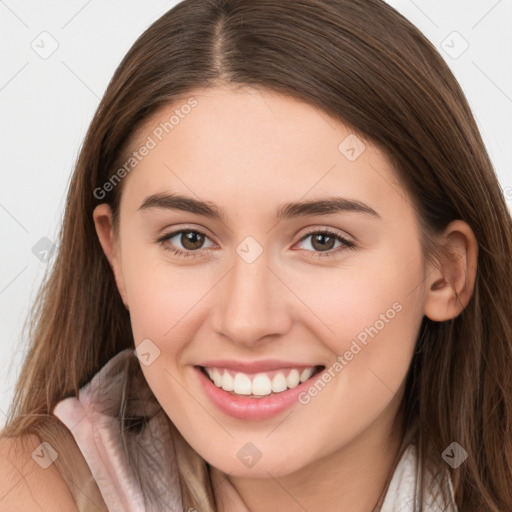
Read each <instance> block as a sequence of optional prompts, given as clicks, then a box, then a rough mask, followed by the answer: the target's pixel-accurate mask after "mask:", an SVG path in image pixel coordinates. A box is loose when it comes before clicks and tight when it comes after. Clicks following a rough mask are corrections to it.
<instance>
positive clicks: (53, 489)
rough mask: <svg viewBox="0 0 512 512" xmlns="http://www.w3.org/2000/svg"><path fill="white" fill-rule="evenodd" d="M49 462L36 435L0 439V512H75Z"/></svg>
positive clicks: (67, 490)
mask: <svg viewBox="0 0 512 512" xmlns="http://www.w3.org/2000/svg"><path fill="white" fill-rule="evenodd" d="M51 459H52V454H51V452H48V450H46V451H45V447H44V445H43V446H41V440H40V439H39V437H38V436H36V435H25V436H23V437H17V438H7V437H0V510H2V511H5V512H17V511H26V510H30V511H40V512H46V511H48V512H50V511H51V512H78V509H77V507H76V504H75V501H74V499H73V496H72V495H71V492H70V491H69V488H68V486H67V484H66V482H65V480H64V479H63V478H62V476H61V474H60V472H59V471H58V470H57V468H56V467H55V464H52V463H51Z"/></svg>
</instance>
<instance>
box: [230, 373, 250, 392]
mask: <svg viewBox="0 0 512 512" xmlns="http://www.w3.org/2000/svg"><path fill="white" fill-rule="evenodd" d="M233 391H234V392H235V393H236V394H237V395H250V394H251V379H249V377H247V375H245V373H237V374H236V375H235V381H234V382H233Z"/></svg>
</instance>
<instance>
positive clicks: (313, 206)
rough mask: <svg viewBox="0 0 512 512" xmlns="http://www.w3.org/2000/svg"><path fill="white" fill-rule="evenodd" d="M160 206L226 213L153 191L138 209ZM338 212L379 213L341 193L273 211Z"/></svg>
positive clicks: (287, 214) (290, 214)
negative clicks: (340, 194)
mask: <svg viewBox="0 0 512 512" xmlns="http://www.w3.org/2000/svg"><path fill="white" fill-rule="evenodd" d="M150 208H162V209H166V210H181V211H185V212H189V213H195V214H197V215H203V216H204V217H209V218H212V219H217V220H219V221H221V222H224V221H225V219H226V217H225V215H224V213H223V212H222V210H221V209H220V208H219V207H218V206H216V205H215V204H214V203H212V202H210V201H200V200H198V199H194V198H192V197H187V196H182V195H178V194H163V193H160V194H152V195H150V196H148V197H146V198H145V199H144V201H143V203H142V204H141V205H140V206H139V210H146V209H150ZM340 212H356V213H364V214H367V215H370V216H372V217H375V218H378V219H380V218H381V217H380V215H379V214H378V213H377V212H376V211H375V210H374V209H373V208H371V207H370V206H368V205H367V204H365V203H363V202H361V201H357V200H354V199H346V198H343V197H327V198H325V199H318V200H314V201H307V202H304V201H299V202H295V203H285V204H282V205H281V206H280V207H279V208H278V209H277V212H276V218H277V219H278V220H284V219H291V218H295V217H305V216H308V215H328V214H332V213H340Z"/></svg>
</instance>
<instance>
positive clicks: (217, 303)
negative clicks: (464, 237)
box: [105, 87, 425, 477]
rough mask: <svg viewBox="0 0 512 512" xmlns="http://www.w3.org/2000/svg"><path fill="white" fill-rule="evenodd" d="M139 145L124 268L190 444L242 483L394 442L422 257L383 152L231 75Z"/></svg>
mask: <svg viewBox="0 0 512 512" xmlns="http://www.w3.org/2000/svg"><path fill="white" fill-rule="evenodd" d="M191 98H193V99H191ZM184 105H190V108H188V107H184ZM176 111H177V113H176ZM173 115H174V116H175V117H174V118H173V120H172V121H170V123H172V127H171V128H170V124H169V120H170V119H171V116H173ZM166 122H167V125H166V124H165V123H166ZM363 144H364V146H363ZM143 145H146V147H147V148H149V149H148V150H147V151H145V150H141V149H140V148H141V147H142V146H143ZM132 151H138V155H139V157H140V158H138V157H137V158H138V160H137V164H136V166H135V167H134V168H133V170H131V171H130V172H129V174H128V175H127V176H125V177H124V178H123V179H124V183H123V193H122V198H121V203H120V225H119V231H118V232H117V237H116V240H115V252H114V255H113V256H112V259H111V262H112V264H113V267H114V270H115V273H116V279H117V283H118V287H119V290H120V292H121V295H122V296H123V300H124V301H125V304H126V306H127V307H128V308H129V311H130V317H131V323H132V329H133V334H134V339H135V344H136V346H137V348H138V351H139V355H140V354H141V353H143V354H144V356H143V358H141V361H142V362H143V363H144V364H141V366H142V370H143V372H144V375H145V377H146V379H147V381H148V383H149V385H150V387H151V389H152V390H153V392H154V394H155V396H156V397H157V399H158V400H159V402H160V403H161V405H162V407H163V408H164V410H165V411H166V413H167V414H168V416H169V417H170V419H171V420H172V421H173V422H174V424H175V425H176V426H177V428H178V429H179V430H180V431H181V433H182V434H183V436H184V437H185V438H186V440H187V441H188V442H189V443H190V445H191V446H192V447H193V448H194V449H195V450H196V451H197V452H198V453H199V454H200V455H201V456H202V457H203V458H204V459H205V460H206V461H207V462H209V463H210V464H212V465H213V466H215V467H217V468H219V469H221V470H222V471H224V472H226V473H230V474H232V475H235V476H242V477H243V476H248V475H250V476H267V475H268V472H270V473H271V474H272V475H274V476H279V475H284V474H286V473H291V472H293V471H298V470H300V469H302V468H305V467H308V466H310V465H314V464H315V463H318V462H319V461H320V460H327V459H326V458H329V457H334V456H336V454H340V453H341V452H343V451H345V452H348V451H349V450H350V447H351V446H355V445H356V444H357V443H374V445H375V446H377V445H379V443H383V442H385V439H387V437H389V436H390V435H391V434H392V432H391V430H392V429H391V423H392V420H393V418H394V417H395V415H396V412H397V407H398V405H399V402H400V398H401V396H402V392H403V383H404V379H405V376H406V373H407V370H408V367H409V364H410V361H411V358H412V352H413V349H414V344H415V341H416V337H417V333H418V330H419V326H420V323H421V320H422V318H423V313H424V309H423V307H424V304H423V300H424V286H423V283H424V278H425V269H424V264H423V261H424V260H423V256H422V249H421V245H420V232H419V225H418V220H417V217H416V213H415V210H414V208H413V206H412V201H411V200H410V199H409V198H408V197H407V194H406V192H405V190H404V189H403V188H402V186H401V185H400V183H399V181H398V178H397V176H396V174H395V172H394V170H393V169H392V168H391V166H390V164H389V162H388V161H387V159H386V158H385V156H384V155H383V153H381V152H380V151H379V150H378V149H377V148H376V147H374V146H372V145H371V144H370V143H369V142H368V141H366V140H362V139H360V138H359V139H358V138H356V137H355V136H354V134H352V133H351V131H350V129H349V128H348V127H347V126H345V125H344V124H342V123H341V122H339V121H337V120H335V119H333V118H331V117H329V116H328V115H326V114H325V113H324V112H322V111H319V110H317V109H315V108H314V107H312V106H310V105H308V104H305V103H301V102H298V101H297V100H295V99H292V98H290V97H287V96H282V95H280V94H277V93H271V92H268V91H267V92H263V91H261V90H259V91H258V90H255V89H250V88H244V89H241V90H234V89H231V88H228V87H226V88H215V89H210V90H197V91H194V92H193V93H190V94H189V95H188V96H186V97H183V99H182V100H180V101H177V102H175V103H173V104H172V105H170V106H168V107H166V108H165V109H162V110H160V111H159V112H158V113H157V114H156V115H154V116H153V117H152V118H151V119H150V120H149V122H147V123H146V125H145V126H144V128H143V129H142V130H141V131H140V133H139V134H138V137H137V141H135V142H134V144H133V145H132ZM143 153H144V155H142V154H143ZM178 196H179V198H178ZM328 201H330V202H328ZM199 202H200V203H199ZM291 203H293V205H291V206H290V205H289V204H291ZM315 203H318V204H316V205H315ZM287 205H288V206H287ZM308 205H309V206H308ZM105 206H106V205H105ZM139 357H140V356H139ZM208 373H210V376H211V378H212V379H213V380H214V381H216V382H215V383H214V382H212V381H211V379H210V376H208V375H207V374H208ZM219 386H220V387H219ZM223 388H226V389H223ZM269 393H270V394H269Z"/></svg>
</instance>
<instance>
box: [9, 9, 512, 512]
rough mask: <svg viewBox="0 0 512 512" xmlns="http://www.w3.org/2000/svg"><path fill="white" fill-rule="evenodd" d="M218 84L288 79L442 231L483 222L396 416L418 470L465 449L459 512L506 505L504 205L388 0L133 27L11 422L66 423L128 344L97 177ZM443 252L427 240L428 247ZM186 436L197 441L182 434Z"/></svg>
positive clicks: (170, 19)
mask: <svg viewBox="0 0 512 512" xmlns="http://www.w3.org/2000/svg"><path fill="white" fill-rule="evenodd" d="M222 83H227V84H239V85H241V86H242V85H245V84H247V85H251V86H253V87H262V88H267V89H270V90H275V91H278V92H282V93H285V94H288V95H290V96H293V97H295V98H297V99H300V100H301V101H305V102H308V103H309V104H312V105H314V106H316V107H318V108H320V109H321V110H323V111H325V112H326V113H328V114H330V115H332V116H334V117H336V118H338V119H340V120H341V121H342V122H344V123H345V124H346V125H348V126H350V127H351V128H352V130H353V133H356V134H359V135H361V138H363V139H364V138H367V139H368V140H370V141H372V143H374V144H376V145H377V146H378V147H379V148H380V149H381V150H382V151H383V152H384V153H385V154H386V155H387V156H388V157H389V159H390V160H391V162H392V163H393V164H394V167H395V169H396V171H397V173H398V175H399V176H400V179H401V181H402V183H403V185H404V186H405V187H406V189H407V190H408V192H409V193H410V195H411V197H412V198H413V200H414V205H415V208H416V210H417V213H418V216H419V218H420V220H421V223H422V226H423V229H424V232H425V233H427V232H429V233H439V232H441V230H442V229H443V228H445V227H446V226H447V225H448V223H450V222H451V221H452V220H455V219H462V220H464V221H466V222H467V223H468V224H469V225H470V227H471V228H472V229H473V231H474V233H475V236H476V238H477V241H478V244H479V261H478V270H477V276H476V286H475V290H474V294H473V297H472V299H471V301H470V302H469V304H468V306H467V307H466V308H465V310H464V311H463V312H462V313H461V314H460V315H459V316H458V317H457V318H455V319H453V320H451V321H446V322H433V321H431V320H429V319H428V318H426V317H425V318H424V319H423V324H422V326H421V329H420V332H419V333H418V340H417V345H416V346H417V349H416V351H415V354H414V356H413V360H412V363H411V367H410V370H409V373H408V376H407V381H406V392H405V396H404V399H403V403H402V407H403V411H404V413H405V414H404V425H403V426H404V428H405V429H409V428H416V429H417V437H416V445H417V447H418V453H419V456H420V457H419V459H420V463H421V468H422V472H423V473H425V471H424V469H425V468H426V467H427V465H431V464H434V465H439V464H440V463H441V462H442V461H441V453H442V452H443V450H444V449H445V448H446V447H447V446H448V445H450V444H451V443H452V442H453V441H456V442H458V443H459V444H460V445H461V446H462V447H463V448H464V449H465V450H466V451H467V452H468V454H469V457H468V459H467V460H466V462H465V463H463V464H462V465H461V466H460V467H459V468H458V469H455V470H450V474H451V477H452V481H453V486H454V490H455V496H456V502H457V506H458V507H459V510H460V511H462V512H465V511H469V510H474V509H477V510H489V511H494V512H498V511H504V510H512V432H511V421H512V372H511V371H510V369H511V368H512V326H511V324H512V288H511V287H510V286H509V285H508V283H509V279H510V276H511V275H512V221H511V217H510V214H509V212H508V210H507V206H506V203H505V200H504V197H503V195H502V192H501V188H500V185H499V183H498V181H497V178H496V175H495V173H494V170H493V167H492V164H491V161H490V158H489V156H488V153H487V151H486V148H485V146H484V143H483V141H482V138H481V135H480V133H479V131H478V128H477V125H476V123H475V120H474V117H473V115H472V112H471V110H470V108H469V106H468V103H467V101H466V98H465V97H464V94H463V92H462V90H461V88H460V86H459V84H458V83H457V81H456V79H455V78H454V76H453V74H452V73H451V71H450V69H449V67H448V66H447V65H446V63H445V62H444V60H443V59H442V58H441V56H440V55H439V54H438V52H437V50H436V49H435V48H434V46H433V45H432V44H431V43H430V42H429V41H428V40H427V39H426V37H424V36H423V35H422V34H421V32H420V31H419V30H418V29H417V28H416V27H415V26H413V25H412V24H411V23H410V22H409V21H408V20H407V19H405V18H404V17H403V16H402V15H400V14H399V13H398V12H396V11H395V10H394V9H393V8H391V7H390V6H389V5H387V4H386V3H385V2H384V1H381V0H287V1H283V0H258V1H253V0H185V1H183V2H181V3H179V4H178V5H176V6H175V7H173V8H172V9H171V10H170V11H168V12H167V13H166V14H164V15H163V16H162V17H161V18H160V19H158V20H157V21H156V22H155V23H153V25H152V26H150V27H149V28H148V29H147V30H146V31H145V32H144V33H143V34H142V35H141V36H140V37H139V39H138V40H137V41H136V42H135V44H134V45H133V47H132V48H131V49H130V51H129V52H128V54H127V55H126V56H125V58H124V59H123V61H122V62H121V64H120V66H119V67H118V69H117V70H116V72H115V74H114V76H113V78H112V80H111V82H110V84H109V86H108V88H107V90H106V92H105V94H104V96H103V98H102V100H101V103H100V105H99V107H98V110H97V112H96V115H95V117H94V119H93V121H92V123H91V125H90V128H89V130H88V132H87V136H86V138H85V142H84V144H83V147H82V150H81V152H80V156H79V159H78V162H77V165H76V169H75V171H74V174H73V177H72V181H71V184H70V189H69V193H68V197H67V203H66V210H65V215H64V221H63V225H62V230H61V234H60V247H59V251H58V255H57V257H56V260H55V262H54V264H53V268H52V272H51V274H50V275H49V277H48V279H47V280H46V283H45V284H44V286H43V287H42V289H41V292H40V295H39V296H38V299H37V304H36V307H35V308H34V310H33V314H34V316H33V324H32V328H31V330H30V343H31V344H30V349H29V351H28V355H27V357H26V360H25V362H24V366H23V369H22V372H21V375H20V378H19V381H18V384H17V388H16V393H15V398H14V402H13V404H12V407H11V410H10V418H9V421H8V423H7V425H6V428H5V430H4V435H8V436H18V435H20V434H23V433H37V434H38V435H39V436H40V437H41V438H43V439H47V438H48V436H49V435H50V434H51V433H52V432H53V435H54V437H58V436H69V435H70V434H69V432H68V431H67V430H66V429H65V428H61V427H62V426H61V425H60V424H59V422H58V420H56V419H55V418H54V417H52V416H51V413H50V411H51V410H52V409H53V407H54V406H55V404H56V403H57V402H58V401H59V400H61V399H62V398H63V397H66V396H69V395H72V394H78V390H79V388H80V387H81V386H82V385H84V384H85V383H86V382H88V381H89V380H90V379H91V377H92V376H93V375H94V373H95V372H97V371H98V370H99V369H100V368H101V367H102V366H103V365H104V364H105V363H106V362H107V361H108V360H109V359H110V358H112V357H113V356H114V355H115V354H117V353H118V352H119V351H121V350H123V349H125V348H130V347H131V348H133V346H134V344H133V337H132V333H131V329H130V322H129V316H128V313H127V311H126V310H125V308H124V306H123V303H122V301H121V298H120V295H119V293H118V290H117V288H116V286H115V282H114V279H113V275H112V271H111V269H110V267H109V265H108V262H107V260H106V258H105V256H104V254H103V252H102V249H101V246H100V244H99V242H98V239H97V236H96V232H95V229H94V224H93V218H92V212H93V209H94V207H95V206H96V205H97V204H99V203H100V202H108V203H110V204H111V205H112V206H113V208H114V210H115V211H117V208H118V204H119V197H120V194H121V191H122V183H121V184H120V185H121V186H118V187H114V189H113V191H112V192H110V193H109V194H108V195H107V196H106V197H105V198H104V199H101V200H100V199H97V197H96V196H95V194H94V190H95V189H97V188H98V187H102V186H103V184H104V183H106V182H107V181H108V179H109V178H110V177H111V176H112V175H113V174H114V173H115V172H116V170H117V169H118V166H119V165H121V164H122V160H123V157H124V156H125V154H126V151H127V148H129V147H130V142H131V141H132V140H133V135H134V134H135V130H136V129H137V128H138V127H140V126H141V123H142V122H143V121H144V120H145V119H147V118H148V116H150V115H151V114H152V113H154V112H155V111H156V110H157V109H158V108H160V107H162V106H164V105H166V104H168V103H169V102H172V101H174V100H175V99H176V98H177V97H178V96H183V95H184V94H186V93H187V92H188V91H192V90H194V89H196V88H203V87H213V86H216V85H218V84H222ZM437 250H439V248H436V247H434V246H433V245H432V244H430V243H429V244H427V245H426V247H425V251H426V253H427V254H434V253H436V251H437ZM179 444H180V446H182V447H183V449H187V448H186V447H187V443H186V442H185V441H184V440H183V439H182V438H181V439H179ZM188 453H189V456H187V457H179V458H178V469H179V472H180V475H181V478H182V483H181V485H182V491H183V495H184V503H183V505H184V509H185V510H187V509H188V508H189V507H193V508H197V509H198V510H203V511H206V510H208V511H214V510H215V501H214V498H213V494H212V492H211V484H210V480H209V475H208V471H207V465H206V463H205V462H204V461H203V460H202V459H201V457H200V456H199V455H198V454H195V453H194V452H193V451H192V450H191V449H190V450H189V452H188ZM69 459H70V460H71V455H70V457H69ZM58 460H59V459H58ZM59 464H65V460H61V461H59Z"/></svg>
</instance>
